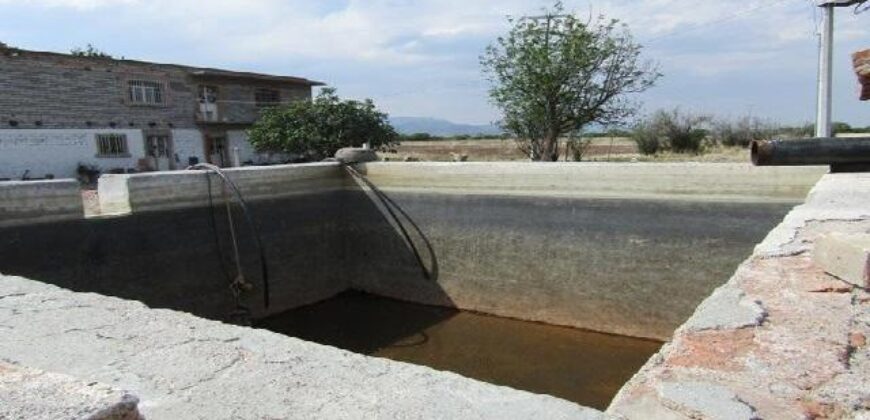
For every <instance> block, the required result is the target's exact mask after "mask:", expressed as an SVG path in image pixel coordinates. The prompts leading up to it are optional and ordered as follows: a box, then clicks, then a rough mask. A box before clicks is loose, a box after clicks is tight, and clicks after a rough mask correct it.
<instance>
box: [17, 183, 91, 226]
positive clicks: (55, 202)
mask: <svg viewBox="0 0 870 420" xmlns="http://www.w3.org/2000/svg"><path fill="white" fill-rule="evenodd" d="M82 218H84V205H83V203H82V195H81V191H80V189H79V183H78V181H76V180H73V179H60V180H50V181H6V182H0V227H6V226H16V225H26V224H34V223H45V222H58V221H64V220H76V219H82Z"/></svg>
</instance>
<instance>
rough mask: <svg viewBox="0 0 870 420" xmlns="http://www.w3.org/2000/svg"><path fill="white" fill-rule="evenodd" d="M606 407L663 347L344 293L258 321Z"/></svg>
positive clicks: (364, 351)
mask: <svg viewBox="0 0 870 420" xmlns="http://www.w3.org/2000/svg"><path fill="white" fill-rule="evenodd" d="M255 326H256V327H258V328H265V329H268V330H271V331H274V332H278V333H282V334H285V335H289V336H293V337H298V338H301V339H304V340H308V341H314V342H317V343H322V344H328V345H332V346H335V347H339V348H343V349H346V350H350V351H353V352H357V353H362V354H367V355H370V356H376V357H384V358H388V359H392V360H398V361H403V362H408V363H414V364H418V365H424V366H429V367H432V368H434V369H438V370H447V371H451V372H455V373H458V374H460V375H463V376H466V377H469V378H474V379H478V380H481V381H485V382H489V383H492V384H497V385H505V386H510V387H512V388H516V389H522V390H525V391H530V392H534V393H539V394H549V395H553V396H556V397H559V398H563V399H566V400H570V401H574V402H576V403H578V404H581V405H584V406H587V407H593V408H598V409H605V408H607V405H608V404H609V403H610V401H611V400H612V399H613V397H614V396H615V395H616V393H617V392H618V391H619V389H620V388H621V387H622V385H623V384H625V382H627V381H628V380H629V379H630V378H631V376H632V375H633V374H634V373H635V372H637V371H638V370H639V369H640V367H641V366H642V365H643V364H644V363H645V362H646V360H647V359H649V357H650V356H652V355H653V354H654V353H655V352H656V351H658V349H659V348H660V347H661V345H662V343H661V342H658V341H651V340H644V339H636V338H630V337H622V336H615V335H609V334H601V333H595V332H590V331H584V330H578V329H574V328H567V327H558V326H552V325H546V324H541V323H536V322H527V321H519V320H515V319H507V318H500V317H495V316H490V315H482V314H478V313H473V312H467V311H459V310H456V309H450V308H443V307H435V306H426V305H419V304H413V303H406V302H400V301H397V300H392V299H387V298H382V297H377V296H373V295H370V294H364V293H359V292H346V293H342V294H340V295H338V296H336V297H334V298H331V299H328V300H326V301H323V302H320V303H316V304H313V305H309V306H305V307H301V308H296V309H293V310H290V311H287V312H284V313H281V314H278V315H276V316H273V317H270V318H267V319H263V320H261V321H259V322H258V323H257V324H256V325H255Z"/></svg>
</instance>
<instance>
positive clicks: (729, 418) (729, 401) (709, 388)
mask: <svg viewBox="0 0 870 420" xmlns="http://www.w3.org/2000/svg"><path fill="white" fill-rule="evenodd" d="M657 390H658V393H659V396H660V397H661V398H662V400H663V402H664V404H665V405H666V406H668V407H669V408H671V409H672V410H676V411H679V412H681V413H683V414H685V415H686V416H687V417H690V418H704V419H711V420H717V419H722V420H738V419H755V418H757V417H758V416H757V415H756V413H755V409H754V408H752V406H750V405H749V404H746V403H745V402H743V401H742V400H740V398H739V397H738V396H737V395H736V394H734V393H733V392H731V391H730V390H729V389H728V388H726V387H724V386H721V385H716V384H711V383H704V382H663V383H660V384H659V385H658V387H657Z"/></svg>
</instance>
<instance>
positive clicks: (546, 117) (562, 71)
mask: <svg viewBox="0 0 870 420" xmlns="http://www.w3.org/2000/svg"><path fill="white" fill-rule="evenodd" d="M508 21H509V22H510V23H511V25H512V28H511V30H510V32H509V33H508V34H507V35H506V36H504V37H499V38H498V39H497V40H496V42H495V43H493V44H491V45H490V46H489V47H487V49H486V51H485V52H484V54H483V55H482V56H481V59H480V61H481V65H482V67H483V69H484V73H485V74H486V76H487V78H488V80H489V81H490V83H491V85H492V87H491V89H490V97H491V98H492V100H493V102H494V103H495V105H497V106H498V107H499V108H500V109H501V110H502V113H503V119H502V123H501V124H502V128H503V129H504V130H506V131H508V132H510V133H511V134H513V135H514V136H515V137H516V139H517V144H518V146H519V148H520V150H522V151H523V152H524V153H526V154H527V155H528V156H529V157H530V158H531V159H533V160H544V161H556V160H558V158H559V142H558V139H559V137H560V136H563V135H565V134H568V133H571V132H580V131H581V130H582V129H583V127H585V126H586V125H588V124H590V123H600V124H603V125H609V124H616V123H619V122H622V121H623V120H624V119H625V118H626V117H628V116H630V115H632V114H633V113H634V112H635V110H636V109H637V106H636V104H635V103H633V102H631V101H629V99H628V98H627V96H628V94H631V93H638V92H642V91H644V90H646V89H648V88H649V87H651V86H652V85H653V84H654V83H655V81H656V80H657V79H658V78H659V77H660V76H661V74H660V73H659V72H658V70H657V66H656V65H655V64H654V63H652V62H650V61H644V60H642V59H641V46H640V45H639V44H637V43H635V42H634V41H633V38H632V36H631V34H630V33H629V31H628V28H627V26H626V25H624V24H620V23H619V22H618V21H616V20H607V19H605V18H604V17H599V18H598V19H597V20H595V21H594V22H592V21H591V20H590V21H589V22H586V21H582V20H580V19H579V18H577V17H575V16H574V15H572V14H566V13H565V11H564V7H563V6H562V3H561V2H558V3H556V4H555V5H554V6H553V8H552V9H549V10H545V11H544V15H543V16H536V17H521V18H519V19H512V18H508Z"/></svg>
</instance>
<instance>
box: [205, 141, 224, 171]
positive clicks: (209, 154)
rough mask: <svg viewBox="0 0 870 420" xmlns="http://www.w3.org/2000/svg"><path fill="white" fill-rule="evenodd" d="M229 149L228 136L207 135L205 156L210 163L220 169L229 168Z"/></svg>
mask: <svg viewBox="0 0 870 420" xmlns="http://www.w3.org/2000/svg"><path fill="white" fill-rule="evenodd" d="M227 149H228V148H227V138H226V136H210V135H207V136H206V137H205V156H206V161H207V162H208V163H211V164H212V165H217V166H220V167H225V166H229V162H230V159H229V154H228V153H227Z"/></svg>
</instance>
